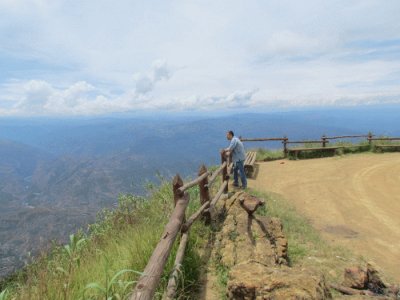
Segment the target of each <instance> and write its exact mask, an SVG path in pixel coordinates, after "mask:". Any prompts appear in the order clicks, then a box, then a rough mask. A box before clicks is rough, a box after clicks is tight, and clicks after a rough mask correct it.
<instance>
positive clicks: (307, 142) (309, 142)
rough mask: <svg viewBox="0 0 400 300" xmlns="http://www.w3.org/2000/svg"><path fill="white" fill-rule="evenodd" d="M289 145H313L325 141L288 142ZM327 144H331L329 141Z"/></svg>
mask: <svg viewBox="0 0 400 300" xmlns="http://www.w3.org/2000/svg"><path fill="white" fill-rule="evenodd" d="M286 143H287V144H312V143H315V144H317V143H323V141H287V142H286ZM326 143H329V141H326Z"/></svg>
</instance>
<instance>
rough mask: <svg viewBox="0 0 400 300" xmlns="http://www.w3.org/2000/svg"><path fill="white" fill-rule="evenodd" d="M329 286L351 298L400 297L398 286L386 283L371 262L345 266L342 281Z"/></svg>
mask: <svg viewBox="0 0 400 300" xmlns="http://www.w3.org/2000/svg"><path fill="white" fill-rule="evenodd" d="M331 286H332V287H333V288H334V289H336V290H338V291H339V292H341V293H342V294H345V295H349V296H347V297H348V298H349V297H350V298H351V299H400V289H399V286H398V285H390V284H389V283H387V282H386V281H385V280H384V279H383V278H382V276H381V274H380V272H379V271H378V269H377V267H376V266H374V264H372V263H368V264H367V265H366V267H361V266H352V267H350V268H346V269H345V270H344V280H343V283H342V284H341V285H334V284H332V285H331ZM360 297H362V298H360Z"/></svg>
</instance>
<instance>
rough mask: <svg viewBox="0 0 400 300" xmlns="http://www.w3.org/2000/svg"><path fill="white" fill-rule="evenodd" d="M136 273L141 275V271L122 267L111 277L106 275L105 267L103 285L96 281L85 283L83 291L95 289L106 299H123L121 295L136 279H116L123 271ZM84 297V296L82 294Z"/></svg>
mask: <svg viewBox="0 0 400 300" xmlns="http://www.w3.org/2000/svg"><path fill="white" fill-rule="evenodd" d="M128 272H130V273H136V274H139V275H141V274H142V273H140V272H138V271H135V270H131V269H124V270H120V271H118V272H117V273H116V274H115V275H114V276H113V277H112V278H111V279H110V278H109V276H108V272H107V269H106V281H105V284H104V285H101V284H99V283H97V282H92V283H89V284H87V285H86V287H85V292H86V291H87V290H89V289H92V290H96V291H97V292H98V293H99V294H100V295H99V296H102V297H104V299H106V300H114V299H115V300H120V299H123V298H122V297H123V295H125V294H126V293H127V289H128V288H129V287H130V286H131V285H133V284H134V283H135V282H136V281H133V280H130V281H129V280H127V281H123V280H118V278H119V277H120V276H122V275H123V274H125V273H128ZM84 299H85V296H84Z"/></svg>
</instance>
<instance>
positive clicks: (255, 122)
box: [0, 107, 400, 277]
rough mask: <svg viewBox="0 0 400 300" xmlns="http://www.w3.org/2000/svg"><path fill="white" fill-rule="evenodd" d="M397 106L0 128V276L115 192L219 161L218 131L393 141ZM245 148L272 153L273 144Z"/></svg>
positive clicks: (39, 122) (41, 122)
mask: <svg viewBox="0 0 400 300" xmlns="http://www.w3.org/2000/svg"><path fill="white" fill-rule="evenodd" d="M399 113H400V109H399V108H398V107H380V108H377V107H363V108H361V107H355V108H352V109H335V110H333V109H331V110H319V111H316V110H315V111H298V112H280V113H278V112H275V113H263V114H237V115H224V116H218V117H217V116H215V117H212V118H211V117H206V116H204V115H203V116H191V117H183V116H179V115H171V116H163V117H153V118H152V117H146V118H138V117H129V116H124V117H115V116H114V117H107V118H105V117H103V118H75V119H37V118H36V119H27V118H18V119H17V118H14V119H12V118H2V119H0V206H1V209H0V277H1V276H4V275H6V274H9V273H10V272H11V271H12V270H14V269H15V268H17V267H20V266H21V265H22V264H23V262H24V260H25V258H26V256H27V253H28V252H32V253H36V252H37V251H38V250H39V249H41V248H43V247H45V245H46V244H47V243H48V241H49V240H50V239H57V240H61V241H64V240H65V239H66V237H67V236H68V234H69V233H71V232H74V231H76V230H77V229H78V228H81V227H85V225H86V224H87V223H89V222H92V221H93V220H94V218H95V215H96V213H97V212H98V211H99V209H101V208H103V207H112V206H113V204H114V203H115V202H116V201H117V198H118V194H119V193H134V194H141V195H143V194H145V193H146V190H145V187H144V185H145V183H146V182H148V181H150V182H156V181H157V180H158V179H157V176H156V174H157V173H158V174H161V175H162V176H165V177H166V178H170V177H171V176H172V175H174V174H175V173H177V172H179V173H180V174H181V175H183V176H193V175H194V174H195V173H196V172H197V170H198V167H199V166H200V164H202V163H205V164H206V165H213V164H217V163H218V162H219V155H218V150H219V149H220V148H222V147H225V146H226V145H227V141H226V139H225V132H226V131H227V130H234V131H235V133H237V135H241V136H243V137H282V136H284V135H286V136H288V137H289V138H290V139H314V138H320V137H321V135H322V134H327V135H343V134H361V133H362V134H366V133H367V132H368V131H372V132H374V133H377V134H385V135H397V136H400V121H399V117H398V116H399ZM246 146H247V147H258V146H267V147H272V148H279V147H281V144H279V143H268V144H266V143H259V144H256V143H253V144H250V143H249V144H246Z"/></svg>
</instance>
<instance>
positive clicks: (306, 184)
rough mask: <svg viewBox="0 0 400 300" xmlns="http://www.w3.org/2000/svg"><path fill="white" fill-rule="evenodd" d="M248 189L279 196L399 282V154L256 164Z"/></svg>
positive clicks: (330, 237) (333, 238) (329, 236)
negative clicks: (255, 172) (255, 170)
mask: <svg viewBox="0 0 400 300" xmlns="http://www.w3.org/2000/svg"><path fill="white" fill-rule="evenodd" d="M249 186H250V187H251V188H255V189H257V190H260V191H265V192H274V193H278V194H281V195H282V196H283V197H284V198H285V199H287V200H288V201H289V202H291V203H292V204H293V205H294V206H295V207H296V208H297V210H298V211H299V212H300V213H302V214H303V215H305V216H306V217H307V218H308V219H309V220H310V221H311V222H312V224H313V226H314V227H315V228H316V229H318V230H319V231H320V232H321V233H322V235H323V236H324V237H325V238H326V239H327V240H329V241H332V242H335V243H339V244H341V245H343V246H345V247H348V248H350V249H352V250H353V251H354V252H355V253H356V254H360V255H363V256H365V257H366V258H368V259H371V260H373V261H375V262H376V263H377V264H378V265H379V266H381V267H382V269H383V270H384V272H385V274H387V275H388V276H390V277H393V279H395V281H397V282H399V281H400V268H399V265H398V262H399V261H400V154H399V153H386V154H373V153H367V154H358V155H348V156H342V157H332V158H323V159H310V160H298V161H292V160H279V161H273V162H265V163H258V171H257V174H256V177H255V179H250V180H249Z"/></svg>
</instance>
